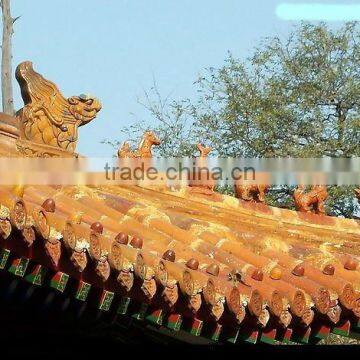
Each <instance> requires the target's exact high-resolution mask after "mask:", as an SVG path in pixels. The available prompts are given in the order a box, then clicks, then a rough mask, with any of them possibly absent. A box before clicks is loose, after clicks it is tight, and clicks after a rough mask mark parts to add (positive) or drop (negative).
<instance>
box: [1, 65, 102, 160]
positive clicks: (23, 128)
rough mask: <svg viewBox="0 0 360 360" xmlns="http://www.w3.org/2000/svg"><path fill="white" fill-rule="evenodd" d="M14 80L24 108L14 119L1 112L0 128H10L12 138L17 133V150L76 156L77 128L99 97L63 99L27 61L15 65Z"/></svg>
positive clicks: (95, 107) (96, 108) (93, 111)
mask: <svg viewBox="0 0 360 360" xmlns="http://www.w3.org/2000/svg"><path fill="white" fill-rule="evenodd" d="M16 79H17V81H18V82H19V85H20V88H21V95H22V98H23V100H24V107H23V108H22V109H20V110H19V111H18V112H17V113H16V118H12V119H9V118H10V117H8V116H6V115H5V114H2V115H1V116H0V120H1V123H2V124H1V126H2V127H6V128H9V127H11V135H12V136H13V137H14V136H15V135H17V141H16V147H17V150H18V151H19V152H20V153H21V154H22V155H27V156H39V157H43V156H45V157H47V156H75V155H76V154H75V149H76V144H77V140H78V127H79V126H83V125H85V124H87V123H89V122H90V121H91V120H93V119H95V117H96V115H97V113H98V112H99V111H100V110H101V104H100V102H99V100H97V99H96V98H93V97H90V96H86V95H80V96H72V97H70V98H65V97H64V96H63V95H62V94H61V92H60V91H59V89H58V88H57V86H56V85H55V84H54V83H52V82H51V81H49V80H46V79H45V78H44V77H42V76H41V75H40V74H38V73H37V72H35V71H34V69H33V65H32V63H31V62H29V61H25V62H23V63H21V64H20V65H19V66H18V67H17V69H16ZM10 120H11V121H10Z"/></svg>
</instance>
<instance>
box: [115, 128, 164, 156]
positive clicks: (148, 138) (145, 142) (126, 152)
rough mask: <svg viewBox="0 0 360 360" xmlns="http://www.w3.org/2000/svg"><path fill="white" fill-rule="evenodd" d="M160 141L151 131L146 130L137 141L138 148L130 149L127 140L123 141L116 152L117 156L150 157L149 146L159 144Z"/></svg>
mask: <svg viewBox="0 0 360 360" xmlns="http://www.w3.org/2000/svg"><path fill="white" fill-rule="evenodd" d="M160 143H161V141H160V140H159V139H158V138H157V136H156V135H155V134H154V133H153V132H152V131H146V132H145V133H144V135H143V137H142V139H141V141H140V143H139V146H138V149H137V150H135V151H132V150H131V147H130V145H129V143H128V142H127V141H125V142H124V143H123V144H122V145H121V147H120V148H119V150H118V152H117V156H118V157H119V158H151V157H152V152H151V148H152V147H153V146H154V145H156V146H157V145H160Z"/></svg>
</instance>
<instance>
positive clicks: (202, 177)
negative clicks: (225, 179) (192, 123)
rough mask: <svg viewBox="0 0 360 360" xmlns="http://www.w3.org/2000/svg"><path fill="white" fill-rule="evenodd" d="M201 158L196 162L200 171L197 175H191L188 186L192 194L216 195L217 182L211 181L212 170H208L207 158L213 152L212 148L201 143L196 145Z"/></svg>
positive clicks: (197, 171)
mask: <svg viewBox="0 0 360 360" xmlns="http://www.w3.org/2000/svg"><path fill="white" fill-rule="evenodd" d="M196 147H197V149H198V150H199V152H200V156H199V157H198V158H197V160H196V166H197V167H199V168H200V169H198V170H196V172H195V173H192V174H189V178H188V185H189V187H190V189H191V191H192V192H197V193H202V194H207V195H212V194H213V193H214V187H215V182H214V181H213V180H212V179H211V173H210V170H206V169H205V168H206V166H207V161H206V158H207V156H208V155H209V153H210V152H211V148H210V147H205V146H204V145H202V144H201V143H198V144H197V145H196Z"/></svg>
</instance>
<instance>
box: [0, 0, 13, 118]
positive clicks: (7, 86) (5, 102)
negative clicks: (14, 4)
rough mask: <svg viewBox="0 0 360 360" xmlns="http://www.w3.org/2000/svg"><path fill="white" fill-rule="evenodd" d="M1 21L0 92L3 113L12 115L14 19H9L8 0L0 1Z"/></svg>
mask: <svg viewBox="0 0 360 360" xmlns="http://www.w3.org/2000/svg"><path fill="white" fill-rule="evenodd" d="M1 8H2V21H3V40H2V48H1V50H2V58H1V90H2V106H3V112H4V113H6V114H9V115H14V99H13V88H12V64H11V63H12V53H11V40H12V35H13V33H14V31H13V24H14V19H13V18H12V17H11V12H10V0H2V1H1Z"/></svg>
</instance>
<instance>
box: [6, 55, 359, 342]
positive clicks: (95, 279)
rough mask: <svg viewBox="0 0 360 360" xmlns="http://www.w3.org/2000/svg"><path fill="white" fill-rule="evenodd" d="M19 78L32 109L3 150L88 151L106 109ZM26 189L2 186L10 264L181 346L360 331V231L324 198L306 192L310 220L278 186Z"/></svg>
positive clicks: (10, 129) (10, 270)
mask: <svg viewBox="0 0 360 360" xmlns="http://www.w3.org/2000/svg"><path fill="white" fill-rule="evenodd" d="M16 74H17V79H18V81H19V83H20V86H21V90H22V96H23V99H24V103H25V105H24V108H22V109H21V110H20V111H19V112H18V113H17V115H16V117H15V118H12V117H9V116H7V115H4V114H2V115H1V116H0V149H1V154H2V155H7V156H17V157H18V156H40V157H49V156H55V157H61V156H66V157H69V156H70V157H71V156H76V153H75V147H76V142H77V138H78V132H77V129H78V127H79V126H82V125H84V124H86V123H88V122H89V121H91V120H93V119H94V118H95V116H96V114H97V113H98V111H100V109H101V105H100V102H99V101H98V100H96V99H95V98H92V97H86V96H80V97H71V98H69V99H66V98H65V97H63V96H62V95H61V93H60V91H59V90H58V89H57V87H56V86H55V85H54V84H53V83H51V82H49V81H47V80H45V79H44V78H43V77H42V76H41V75H39V74H37V73H36V72H35V71H34V70H33V69H32V64H31V63H30V62H25V63H22V64H20V65H19V67H18V69H17V72H16ZM154 139H155V137H154V138H153V140H152V142H151V143H152V144H156V143H158V142H159V141H158V139H157V138H156V141H155V140H154ZM204 149H205V148H203V147H202V146H200V148H199V150H200V151H202V150H204ZM122 150H124V148H123V149H122ZM128 151H129V153H130V152H131V150H130V148H128ZM207 153H208V151H206V152H203V151H202V152H201V155H202V156H204V159H205V156H206V155H207ZM125 155H126V154H125ZM125 155H124V152H122V153H121V155H120V152H119V156H120V157H137V156H142V155H143V154H142V153H141V151H140V150H139V152H136V154H135V153H132V152H131V154H130V155H128V156H125ZM145 156H151V152H150V155H149V152H147V155H145ZM204 159H203V160H204ZM17 185H18V186H1V187H0V234H1V235H0V247H1V254H0V269H1V271H2V272H6V273H7V274H9V276H16V277H19V278H21V279H23V280H24V281H28V282H31V283H32V284H33V285H34V286H43V287H51V288H52V289H55V290H56V291H57V292H58V293H63V292H65V291H68V293H69V294H71V296H72V297H73V298H74V299H76V301H81V302H88V303H89V304H90V305H91V306H93V307H95V308H98V309H100V310H101V311H103V312H112V313H113V314H114V315H113V316H114V318H116V319H117V321H120V322H121V321H123V319H126V317H129V316H131V317H133V318H135V319H136V320H137V321H145V322H151V323H152V324H155V326H156V327H158V328H162V327H166V328H168V329H171V332H172V334H173V336H178V337H180V338H181V332H182V331H187V332H189V333H190V334H191V335H192V336H193V337H194V338H196V337H204V338H207V339H210V340H211V341H216V342H232V343H239V342H241V341H247V342H251V343H256V342H265V343H277V342H279V343H291V342H297V343H298V342H299V343H309V342H317V341H319V340H320V339H321V338H324V337H327V336H328V335H329V334H330V333H331V332H334V333H338V334H342V335H344V336H350V337H351V336H353V337H359V334H360V321H359V318H360V268H359V256H360V223H359V222H358V221H356V220H351V219H341V218H334V217H329V216H326V215H324V214H323V207H322V205H321V204H322V202H321V201H323V199H324V196H323V194H322V193H321V194H318V193H316V194H315V195H316V196H313V197H311V196H312V195H311V194H312V193H307V194H305V195H306V196H305V197H304V196H303V195H304V194H303V193H302V192H301V194H300V193H299V194H298V193H297V199H298V203H299V204H300V205H299V209H300V208H301V209H307V211H306V212H297V211H291V210H286V209H278V208H274V207H269V206H267V205H266V204H265V203H264V202H263V195H264V194H263V193H264V191H265V189H263V190H261V191H262V192H261V194H262V195H261V196H259V194H258V195H256V196H259V199H260V200H261V202H256V201H243V200H242V199H237V198H234V197H231V196H228V195H222V194H219V193H216V192H215V191H214V190H213V188H211V189H210V188H206V191H203V192H202V191H193V190H192V189H191V187H183V188H181V189H179V190H175V191H174V190H173V189H166V188H165V189H164V188H162V189H160V188H159V189H154V188H153V187H147V186H146V185H143V186H112V185H111V186H78V185H74V186H56V185H53V186H21V185H20V184H17ZM313 191H317V190H316V189H315V190H313ZM314 199H315V200H314ZM315 203H316V204H315ZM313 204H315V205H316V209H315V211H317V212H318V213H319V214H315V213H313V212H312V210H311V209H310V205H313ZM74 283H75V284H76V286H73V285H71V284H74ZM0 286H1V285H0Z"/></svg>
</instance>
